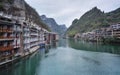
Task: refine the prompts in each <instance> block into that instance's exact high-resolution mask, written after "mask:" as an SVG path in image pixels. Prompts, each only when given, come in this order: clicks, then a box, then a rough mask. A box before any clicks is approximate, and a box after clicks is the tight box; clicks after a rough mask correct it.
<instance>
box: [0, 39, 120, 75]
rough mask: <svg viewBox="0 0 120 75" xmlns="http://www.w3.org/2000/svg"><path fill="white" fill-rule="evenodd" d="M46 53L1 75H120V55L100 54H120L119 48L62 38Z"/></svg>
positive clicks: (31, 58)
mask: <svg viewBox="0 0 120 75" xmlns="http://www.w3.org/2000/svg"><path fill="white" fill-rule="evenodd" d="M45 50H46V49H45V48H42V49H40V50H38V52H36V53H34V54H33V55H31V56H30V57H26V58H24V59H22V60H21V61H20V62H18V63H16V64H14V65H12V66H11V67H9V68H8V69H4V70H0V75H120V67H119V66H120V63H119V62H120V56H119V55H115V54H108V53H100V52H109V53H117V54H119V53H120V51H119V50H120V47H119V45H105V44H102V43H92V42H85V41H82V40H74V39H70V40H66V39H61V40H60V41H59V42H58V43H57V42H53V44H51V45H50V47H49V48H48V50H49V52H48V53H46V54H45ZM83 50H84V51H83ZM92 51H94V52H92ZM96 51H97V52H96Z"/></svg>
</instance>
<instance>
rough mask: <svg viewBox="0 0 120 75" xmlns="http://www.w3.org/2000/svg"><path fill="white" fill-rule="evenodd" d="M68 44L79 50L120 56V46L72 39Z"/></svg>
mask: <svg viewBox="0 0 120 75" xmlns="http://www.w3.org/2000/svg"><path fill="white" fill-rule="evenodd" d="M68 43H69V46H70V47H72V48H74V49H77V50H86V51H95V52H108V53H114V54H120V46H119V45H115V44H113V45H111V44H103V43H100V42H86V41H82V40H79V39H70V40H69V42H68Z"/></svg>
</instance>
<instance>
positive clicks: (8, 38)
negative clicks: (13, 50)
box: [0, 36, 14, 41]
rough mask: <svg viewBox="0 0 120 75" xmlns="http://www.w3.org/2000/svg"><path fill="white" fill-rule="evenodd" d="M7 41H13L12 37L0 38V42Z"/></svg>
mask: <svg viewBox="0 0 120 75" xmlns="http://www.w3.org/2000/svg"><path fill="white" fill-rule="evenodd" d="M5 40H6V41H7V40H14V37H4V36H0V41H5Z"/></svg>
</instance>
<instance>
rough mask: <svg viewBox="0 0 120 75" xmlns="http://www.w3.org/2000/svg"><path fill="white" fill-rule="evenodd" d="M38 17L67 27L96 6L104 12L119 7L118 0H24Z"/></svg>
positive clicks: (119, 2) (119, 0)
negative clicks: (46, 18) (34, 10)
mask: <svg viewBox="0 0 120 75" xmlns="http://www.w3.org/2000/svg"><path fill="white" fill-rule="evenodd" d="M25 1H26V2H27V3H28V4H29V5H31V6H32V7H33V8H35V9H36V11H37V12H38V13H39V14H40V15H43V14H44V15H46V16H47V17H51V18H54V19H55V20H56V22H57V23H58V24H66V26H67V27H69V26H70V25H71V23H72V21H73V20H74V19H75V18H80V16H82V15H83V14H84V13H85V12H86V11H88V10H90V9H92V8H93V7H95V6H97V7H98V8H99V9H101V10H102V11H105V12H109V11H112V10H115V9H117V8H119V7H120V0H25Z"/></svg>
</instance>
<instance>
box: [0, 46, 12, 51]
mask: <svg viewBox="0 0 120 75" xmlns="http://www.w3.org/2000/svg"><path fill="white" fill-rule="evenodd" d="M13 49H14V47H13V46H0V51H10V50H13Z"/></svg>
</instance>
